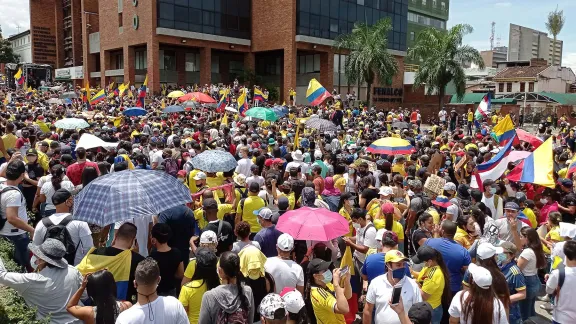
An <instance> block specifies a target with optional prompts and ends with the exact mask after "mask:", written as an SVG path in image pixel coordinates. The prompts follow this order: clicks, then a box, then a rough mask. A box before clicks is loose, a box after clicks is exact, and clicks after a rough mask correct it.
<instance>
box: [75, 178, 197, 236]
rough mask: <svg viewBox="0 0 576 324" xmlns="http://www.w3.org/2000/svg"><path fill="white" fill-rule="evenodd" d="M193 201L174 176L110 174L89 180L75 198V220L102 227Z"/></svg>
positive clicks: (184, 187)
mask: <svg viewBox="0 0 576 324" xmlns="http://www.w3.org/2000/svg"><path fill="white" fill-rule="evenodd" d="M191 201H192V198H191V196H190V191H189V189H188V188H186V186H184V185H183V184H182V183H180V182H179V181H178V180H176V178H174V177H173V176H171V175H169V174H167V173H165V172H160V171H152V170H125V171H120V172H113V173H109V174H107V175H105V176H102V177H99V178H98V179H96V180H94V181H92V182H90V184H89V185H88V186H86V187H85V188H84V189H82V191H80V193H79V194H78V195H77V196H76V197H75V198H74V219H77V220H82V221H85V222H88V223H91V224H96V225H99V226H105V225H108V224H113V223H115V222H118V221H123V220H127V219H131V218H135V217H144V216H152V215H158V213H160V212H162V211H164V210H166V209H169V208H172V207H175V206H178V205H183V204H186V203H189V202H191Z"/></svg>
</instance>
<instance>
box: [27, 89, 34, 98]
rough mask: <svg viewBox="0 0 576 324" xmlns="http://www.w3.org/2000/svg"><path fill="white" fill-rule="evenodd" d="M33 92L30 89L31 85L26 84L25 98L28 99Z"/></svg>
mask: <svg viewBox="0 0 576 324" xmlns="http://www.w3.org/2000/svg"><path fill="white" fill-rule="evenodd" d="M33 93H34V91H33V90H32V87H31V86H28V89H27V90H26V99H28V100H30V98H32V94H33Z"/></svg>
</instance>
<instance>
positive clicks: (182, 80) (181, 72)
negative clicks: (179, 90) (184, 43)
mask: <svg viewBox="0 0 576 324" xmlns="http://www.w3.org/2000/svg"><path fill="white" fill-rule="evenodd" d="M176 71H178V85H185V84H186V50H184V49H182V48H179V49H177V50H176Z"/></svg>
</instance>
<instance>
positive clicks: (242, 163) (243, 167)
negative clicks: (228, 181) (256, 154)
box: [236, 158, 252, 177]
mask: <svg viewBox="0 0 576 324" xmlns="http://www.w3.org/2000/svg"><path fill="white" fill-rule="evenodd" d="M251 166H252V160H250V159H249V158H245V159H240V160H239V161H238V166H237V167H236V173H238V174H243V175H245V176H246V177H249V176H250V175H252V171H250V167H251Z"/></svg>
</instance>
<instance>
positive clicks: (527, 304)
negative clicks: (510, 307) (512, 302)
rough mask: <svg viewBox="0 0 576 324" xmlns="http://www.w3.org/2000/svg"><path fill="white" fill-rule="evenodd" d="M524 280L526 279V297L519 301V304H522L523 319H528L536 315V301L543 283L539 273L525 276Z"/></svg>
mask: <svg viewBox="0 0 576 324" xmlns="http://www.w3.org/2000/svg"><path fill="white" fill-rule="evenodd" d="M524 280H525V281H526V299H524V300H521V301H519V302H518V305H520V314H522V320H527V319H528V318H529V317H531V316H534V315H536V310H535V308H534V303H536V297H537V296H538V293H539V292H540V286H541V284H540V279H538V276H537V275H534V276H525V277H524Z"/></svg>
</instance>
